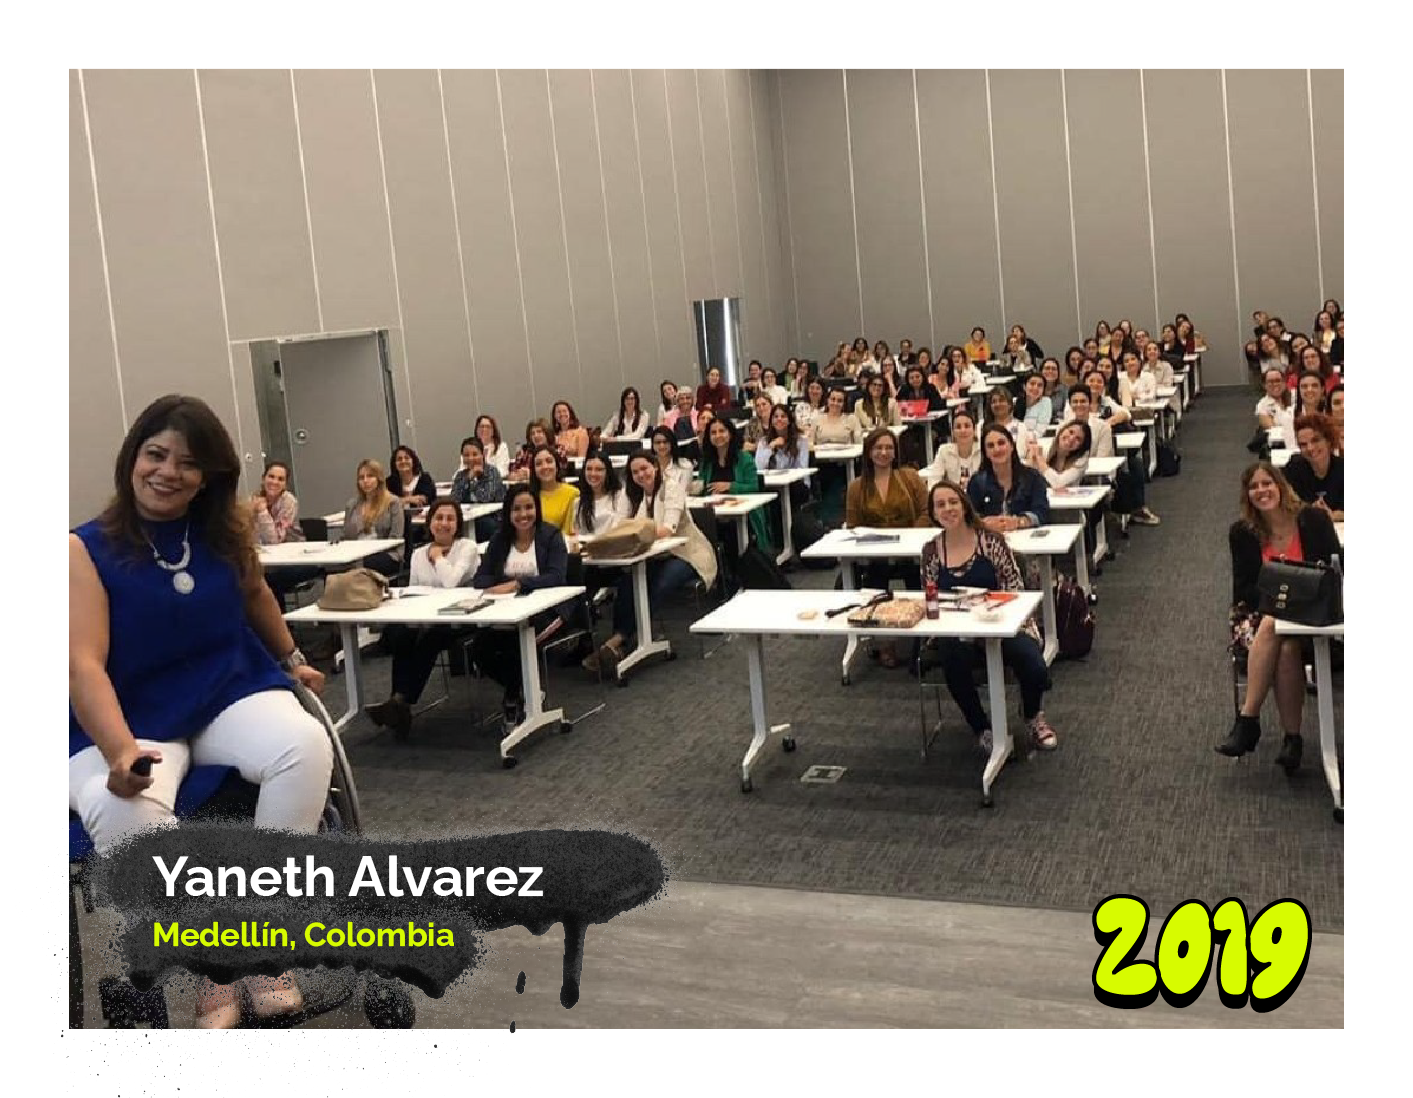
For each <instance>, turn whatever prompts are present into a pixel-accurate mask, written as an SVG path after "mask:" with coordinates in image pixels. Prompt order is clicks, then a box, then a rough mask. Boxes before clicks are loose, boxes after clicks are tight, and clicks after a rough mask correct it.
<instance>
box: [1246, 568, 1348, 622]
mask: <svg viewBox="0 0 1413 1098" xmlns="http://www.w3.org/2000/svg"><path fill="white" fill-rule="evenodd" d="M1256 589H1257V590H1258V591H1259V592H1260V595H1261V605H1260V610H1261V613H1263V614H1270V615H1271V617H1273V618H1277V619H1279V620H1280V621H1290V622H1295V623H1296V624H1297V625H1311V626H1323V625H1338V624H1339V623H1340V622H1342V621H1344V577H1343V576H1341V575H1340V573H1339V571H1338V570H1337V569H1335V568H1331V567H1330V566H1329V565H1327V564H1322V563H1320V562H1318V561H1316V562H1314V563H1309V564H1307V563H1305V562H1303V561H1292V560H1286V559H1285V558H1284V557H1281V558H1280V559H1279V560H1271V561H1267V562H1266V563H1265V564H1263V565H1261V572H1260V574H1259V575H1258V576H1257V577H1256Z"/></svg>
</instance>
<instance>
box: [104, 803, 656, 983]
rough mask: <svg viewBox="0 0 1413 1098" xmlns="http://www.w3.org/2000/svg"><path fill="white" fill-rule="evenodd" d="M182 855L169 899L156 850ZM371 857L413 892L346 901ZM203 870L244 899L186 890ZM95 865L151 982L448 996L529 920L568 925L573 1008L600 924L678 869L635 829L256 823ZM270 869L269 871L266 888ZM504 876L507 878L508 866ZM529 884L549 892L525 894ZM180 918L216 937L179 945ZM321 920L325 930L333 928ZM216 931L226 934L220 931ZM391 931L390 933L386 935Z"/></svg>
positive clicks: (217, 827)
mask: <svg viewBox="0 0 1413 1098" xmlns="http://www.w3.org/2000/svg"><path fill="white" fill-rule="evenodd" d="M183 856H185V857H186V858H187V861H186V862H185V863H184V865H183V868H182V870H181V873H180V875H179V876H178V877H177V878H176V887H175V894H174V895H173V896H171V897H168V896H167V895H166V892H167V885H166V882H165V881H164V879H163V875H162V873H161V872H160V871H159V868H158V866H157V864H156V863H155V861H154V857H160V858H162V860H163V864H164V865H165V866H166V867H167V871H168V873H170V872H171V871H172V867H174V866H175V865H176V864H177V863H178V861H179V860H180V859H181V858H182V857H183ZM365 858H369V859H371V861H372V864H373V866H374V868H375V869H376V873H377V877H378V879H379V880H380V881H381V882H382V885H383V888H384V890H386V891H389V892H390V891H391V890H390V887H389V881H390V879H393V878H395V879H396V885H397V888H398V889H399V890H400V891H401V893H402V895H392V894H388V895H385V896H379V895H377V894H376V892H374V891H372V890H370V889H368V888H364V889H361V890H360V891H359V894H358V895H356V896H349V895H348V893H349V889H350V887H351V886H352V884H353V883H354V881H355V879H357V878H358V875H359V872H358V871H359V866H360V862H361V861H362V860H363V859H365ZM394 859H395V861H394ZM310 865H314V866H326V867H328V869H329V870H330V872H331V874H332V895H325V892H326V891H327V890H328V889H329V882H328V881H327V878H325V877H324V876H323V875H316V874H311V873H309V872H308V867H309V866H310ZM195 866H202V867H205V868H207V869H210V870H212V872H213V873H214V874H215V876H216V879H217V881H219V880H220V874H219V871H218V867H227V868H233V867H240V868H241V869H243V870H244V877H245V880H246V882H247V888H246V892H247V894H246V895H245V896H243V897H241V896H236V895H234V894H233V892H234V888H235V884H234V882H235V880H236V878H235V877H234V875H232V876H231V877H230V878H229V881H230V884H229V886H228V889H227V893H228V894H227V895H226V896H224V897H220V896H217V897H211V896H189V895H187V894H186V884H187V880H188V871H189V870H190V869H191V868H192V867H195ZM262 866H268V867H271V869H273V870H275V871H277V876H275V879H274V882H273V883H275V884H277V885H278V895H274V896H264V897H262V896H257V895H254V894H253V892H252V888H253V885H254V883H255V880H254V877H253V874H254V872H255V870H256V869H258V868H259V867H262ZM443 866H450V867H454V868H455V870H456V875H457V876H459V877H461V879H462V882H463V887H464V884H465V881H466V879H468V878H469V879H470V882H471V885H472V886H473V894H472V895H466V896H455V895H437V894H436V892H435V888H436V887H437V885H438V883H439V882H440V885H441V888H442V889H443V890H444V891H448V890H450V888H451V884H450V882H451V879H452V876H451V875H448V874H439V873H438V872H437V870H438V869H439V868H440V867H443ZM468 867H484V868H485V869H486V872H485V873H483V874H480V875H476V876H471V875H470V873H469V869H468ZM493 867H505V868H506V870H508V871H512V872H518V881H517V882H516V883H517V884H518V886H519V887H518V888H516V889H515V890H513V891H512V894H511V895H508V896H497V895H493V894H491V892H490V890H489V888H488V887H487V882H488V881H489V880H490V879H491V876H490V873H489V871H490V869H491V868H493ZM522 867H539V868H540V869H541V870H542V873H541V874H540V876H539V878H538V880H537V881H536V882H534V884H533V886H531V885H529V884H527V880H528V878H529V876H530V875H529V874H528V873H525V872H523V871H521V868H522ZM95 870H96V872H95V875H94V877H95V884H96V886H97V888H98V889H99V891H100V894H101V895H102V896H103V897H104V898H105V900H106V902H108V903H111V904H113V905H114V906H116V907H117V908H118V909H119V911H120V912H121V914H122V916H123V929H122V930H121V931H120V933H119V936H118V940H117V943H116V944H117V945H118V948H119V950H120V952H121V954H122V957H123V959H124V961H125V962H126V964H127V969H128V975H129V978H130V979H131V980H132V982H133V984H134V985H135V986H137V987H138V988H140V989H143V990H146V989H147V988H149V987H151V986H153V984H155V983H157V982H159V981H160V980H162V979H164V978H165V977H166V976H168V975H170V974H173V973H174V972H176V971H177V970H181V969H186V970H189V971H191V972H195V973H198V974H200V975H204V976H209V977H210V978H211V979H213V980H215V981H216V982H217V983H223V984H224V983H230V982H231V981H233V980H235V979H238V978H240V977H242V976H250V975H256V974H262V975H276V974H279V973H282V972H286V971H288V970H290V969H293V968H313V967H315V966H320V965H323V966H328V967H329V968H347V967H352V968H355V969H358V970H371V971H373V972H376V973H378V974H379V975H382V976H391V977H396V978H398V979H402V980H405V981H407V982H408V983H410V984H413V985H414V986H416V987H418V988H420V989H421V990H422V991H424V992H426V993H427V994H428V995H430V996H431V997H433V998H440V997H441V996H442V994H443V993H444V992H445V991H446V989H447V987H448V986H449V985H450V984H451V983H452V982H454V981H455V980H457V979H458V978H460V977H461V976H462V975H463V974H464V973H466V972H469V971H470V970H472V969H474V967H475V966H476V964H477V963H478V962H479V961H480V959H481V958H482V956H483V955H484V946H483V943H482V936H483V935H484V934H485V933H487V932H489V931H493V930H500V929H503V928H505V927H509V926H523V927H525V928H526V929H527V930H529V931H530V933H532V934H536V935H540V934H544V933H545V932H546V931H548V930H549V929H550V928H551V927H552V926H553V925H554V924H555V923H560V924H562V925H563V927H564V973H563V982H562V984H561V986H560V992H559V1001H560V1003H561V1004H562V1005H563V1006H565V1007H566V1008H569V1007H572V1006H574V1004H575V1003H577V1002H578V1001H579V990H580V989H579V982H580V976H581V973H582V970H583V963H584V942H585V936H586V934H587V933H588V929H589V927H590V925H592V924H595V923H605V922H607V921H609V920H610V919H612V918H613V917H614V916H616V915H619V914H621V913H622V912H625V911H629V910H631V909H633V908H635V907H638V906H640V905H642V904H644V903H647V902H649V901H651V900H653V899H655V898H657V897H658V896H659V895H661V894H662V891H663V888H664V886H665V885H666V882H667V870H666V868H665V867H664V865H663V863H662V860H661V858H660V857H659V856H658V854H657V852H656V851H655V850H654V849H653V848H652V847H651V846H649V845H648V844H647V843H646V842H644V841H643V840H641V839H638V838H636V837H635V836H632V835H626V834H616V833H613V832H609V831H523V832H515V833H512V834H508V835H496V836H489V837H484V838H475V839H440V840H427V841H416V842H414V841H406V842H392V841H389V842H379V841H373V840H368V839H365V838H360V837H358V836H351V835H295V834H290V833H285V832H275V831H256V830H252V829H251V828H250V826H249V824H248V823H244V824H239V825H231V824H223V823H208V824H188V825H186V826H184V827H182V828H179V829H174V830H161V831H155V832H148V833H146V834H143V835H139V836H137V837H136V838H134V839H133V840H132V841H130V842H128V843H127V844H125V845H124V846H122V847H119V848H118V849H116V850H114V851H113V852H112V853H110V854H109V855H108V856H107V857H105V858H102V859H100V860H99V861H98V863H97V864H96V866H95ZM365 870H366V867H365ZM271 876H272V875H271V874H266V875H265V879H266V881H267V882H269V881H270V877H271ZM367 878H368V873H367V872H366V871H365V874H364V879H365V880H366V879H367ZM311 883H312V884H315V885H317V887H316V888H314V889H313V893H314V894H313V895H301V896H298V897H296V896H293V895H289V894H287V890H292V889H299V890H300V891H301V892H303V891H305V890H306V889H307V888H308V887H309V886H310V885H311ZM497 883H498V884H499V885H501V886H502V887H504V886H505V885H506V881H505V875H504V874H503V875H502V876H501V877H500V878H498V880H497ZM530 890H538V891H540V892H541V893H542V895H540V896H533V895H524V896H522V895H520V892H521V891H530ZM418 892H420V893H421V894H420V895H416V893H418ZM173 923H175V924H178V926H179V928H180V930H181V931H187V930H195V931H199V932H204V933H203V935H202V936H204V937H205V938H206V939H207V940H206V942H205V943H204V944H202V943H197V944H179V941H173V940H172V938H173V935H172V934H171V930H170V928H171V924H173ZM315 924H322V929H319V928H317V927H316V926H315ZM213 926H214V927H218V928H219V929H218V930H217V931H215V932H212V931H211V929H210V928H212V927H213ZM156 927H160V928H161V931H162V939H163V940H162V942H161V944H158V943H157V941H156V937H157V934H156V929H155V928H156ZM311 927H314V929H312V930H311V929H310V928H311ZM279 929H283V930H284V931H285V932H286V936H287V940H281V939H280V938H279V937H278V936H276V935H273V934H271V933H270V932H271V931H274V930H279ZM231 930H234V931H237V932H239V934H240V935H241V944H229V943H222V937H223V936H222V934H221V933H220V932H221V931H231ZM364 930H369V931H372V932H373V937H375V938H377V939H379V940H377V941H375V942H374V943H373V944H369V945H362V944H357V945H330V944H328V941H327V939H328V938H329V937H334V936H336V935H335V933H334V932H342V933H348V934H350V935H351V936H353V937H354V938H355V940H356V939H357V936H358V935H359V934H360V932H361V931H364ZM380 930H381V931H384V932H385V933H384V934H382V935H379V934H378V932H379V931H380ZM445 931H449V932H450V937H451V939H453V941H454V944H441V945H438V944H436V940H437V939H436V937H434V934H433V932H445ZM394 932H400V935H399V934H398V933H394ZM422 935H425V937H426V942H425V944H412V943H415V942H420V941H421V940H422V939H421V936H422ZM225 937H226V938H229V937H230V935H229V934H226V935H225ZM309 937H313V938H314V939H316V941H319V942H320V943H321V944H314V942H311V941H310V940H309ZM366 937H367V936H366V935H365V938H366ZM443 940H445V939H443ZM400 941H405V942H406V943H408V944H399V943H400ZM524 985H525V974H524V973H523V972H522V973H520V978H519V980H518V981H517V985H516V989H515V990H516V991H517V992H523V991H524Z"/></svg>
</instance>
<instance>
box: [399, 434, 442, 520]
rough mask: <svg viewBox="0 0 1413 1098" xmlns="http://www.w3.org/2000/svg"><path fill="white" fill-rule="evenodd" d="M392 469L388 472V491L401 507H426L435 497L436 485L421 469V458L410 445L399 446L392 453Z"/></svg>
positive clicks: (429, 475)
mask: <svg viewBox="0 0 1413 1098" xmlns="http://www.w3.org/2000/svg"><path fill="white" fill-rule="evenodd" d="M392 465H393V471H392V472H391V473H389V474H388V491H389V492H391V493H392V494H393V495H394V496H396V497H397V498H398V500H399V502H401V503H402V505H403V507H426V506H427V504H429V503H431V502H432V500H434V499H436V498H437V485H436V482H435V481H434V480H432V477H431V474H429V473H427V472H424V471H423V469H422V459H421V458H419V457H418V456H417V451H416V450H414V449H413V448H412V447H411V446H399V447H398V448H397V449H396V450H394V451H393V453H392Z"/></svg>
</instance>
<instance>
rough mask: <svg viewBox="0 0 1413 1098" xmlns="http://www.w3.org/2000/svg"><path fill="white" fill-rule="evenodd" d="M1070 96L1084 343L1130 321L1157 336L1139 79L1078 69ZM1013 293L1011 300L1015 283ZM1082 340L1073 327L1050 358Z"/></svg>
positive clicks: (1053, 344)
mask: <svg viewBox="0 0 1413 1098" xmlns="http://www.w3.org/2000/svg"><path fill="white" fill-rule="evenodd" d="M1065 94H1066V101H1067V104H1068V118H1069V137H1070V177H1071V181H1072V185H1073V187H1074V229H1075V252H1076V254H1077V255H1078V259H1079V262H1078V271H1079V308H1080V314H1079V329H1078V331H1079V333H1081V335H1080V340H1079V342H1082V341H1083V338H1084V337H1085V336H1090V335H1093V334H1094V325H1095V324H1096V323H1097V322H1098V321H1099V320H1100V319H1101V318H1102V319H1104V320H1107V321H1108V322H1109V323H1110V324H1111V325H1113V324H1117V323H1118V322H1119V320H1120V319H1122V318H1124V317H1128V318H1129V319H1130V320H1132V321H1133V323H1134V326H1135V327H1139V328H1147V329H1149V330H1150V331H1151V330H1152V328H1153V324H1154V322H1155V321H1156V320H1157V319H1158V318H1157V317H1156V316H1155V315H1154V311H1153V310H1154V304H1153V248H1152V245H1151V241H1150V239H1149V231H1148V230H1149V222H1148V212H1149V211H1148V181H1147V170H1146V168H1145V165H1144V160H1143V105H1142V99H1141V95H1140V87H1139V76H1138V73H1137V72H1134V71H1132V70H1130V71H1126V72H1112V71H1103V70H1094V71H1086V70H1081V69H1071V70H1069V71H1067V72H1066V73H1065ZM1003 228H1004V226H1003ZM1007 290H1008V293H1007V298H1008V299H1009V296H1010V294H1009V284H1008V286H1007ZM1008 304H1009V301H1008ZM1012 311H1014V310H1012ZM1073 311H1074V310H1073V308H1071V313H1073ZM1075 334H1076V331H1075V326H1074V324H1073V323H1071V325H1070V327H1069V328H1068V329H1066V330H1065V331H1064V332H1063V333H1062V335H1063V341H1061V340H1059V339H1052V340H1051V341H1049V342H1047V343H1044V344H1043V345H1044V347H1045V349H1046V351H1047V352H1052V353H1053V352H1055V351H1063V350H1064V349H1065V347H1068V346H1069V345H1070V344H1072V343H1075V342H1077V341H1076V340H1075V339H1074V335H1075ZM1155 334H1156V333H1155ZM1061 343H1063V345H1061Z"/></svg>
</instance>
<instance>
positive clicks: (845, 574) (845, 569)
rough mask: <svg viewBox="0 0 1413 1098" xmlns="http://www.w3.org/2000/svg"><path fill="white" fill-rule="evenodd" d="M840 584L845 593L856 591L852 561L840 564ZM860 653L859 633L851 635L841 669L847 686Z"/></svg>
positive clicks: (844, 561)
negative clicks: (853, 665) (851, 669)
mask: <svg viewBox="0 0 1413 1098" xmlns="http://www.w3.org/2000/svg"><path fill="white" fill-rule="evenodd" d="M839 584H840V586H841V587H843V589H844V590H845V591H856V590H858V588H856V587H855V586H854V562H853V561H851V560H847V559H846V560H841V561H840V562H839ZM858 651H859V637H858V634H857V633H850V634H849V639H848V640H847V641H845V642H844V660H843V663H842V664H841V665H840V667H839V674H840V676H841V681H842V682H843V684H844V685H845V686H848V685H849V667H850V666H851V665H852V664H853V662H854V656H856V655H857V654H858Z"/></svg>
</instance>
